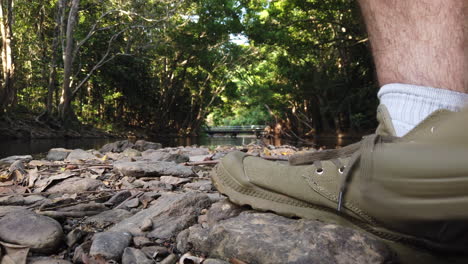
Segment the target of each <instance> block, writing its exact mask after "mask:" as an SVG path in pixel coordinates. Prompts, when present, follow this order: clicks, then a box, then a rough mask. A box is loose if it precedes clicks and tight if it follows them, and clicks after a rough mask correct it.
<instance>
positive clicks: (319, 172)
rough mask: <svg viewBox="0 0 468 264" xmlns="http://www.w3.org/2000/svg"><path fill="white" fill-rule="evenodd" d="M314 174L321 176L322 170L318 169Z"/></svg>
mask: <svg viewBox="0 0 468 264" xmlns="http://www.w3.org/2000/svg"><path fill="white" fill-rule="evenodd" d="M315 173H317V174H318V175H322V174H323V169H322V168H318V169H317V170H315Z"/></svg>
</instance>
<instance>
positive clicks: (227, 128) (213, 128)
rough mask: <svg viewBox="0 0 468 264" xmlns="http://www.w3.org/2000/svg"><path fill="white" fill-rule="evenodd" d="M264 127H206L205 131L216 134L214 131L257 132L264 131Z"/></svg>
mask: <svg viewBox="0 0 468 264" xmlns="http://www.w3.org/2000/svg"><path fill="white" fill-rule="evenodd" d="M265 127H266V126H264V125H249V126H216V127H206V128H205V131H207V132H208V131H210V132H216V131H225V132H227V131H237V132H241V131H245V132H249V131H258V130H264V129H265Z"/></svg>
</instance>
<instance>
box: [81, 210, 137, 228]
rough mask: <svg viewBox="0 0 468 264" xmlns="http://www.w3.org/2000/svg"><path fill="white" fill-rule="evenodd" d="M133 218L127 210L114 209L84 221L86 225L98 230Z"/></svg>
mask: <svg viewBox="0 0 468 264" xmlns="http://www.w3.org/2000/svg"><path fill="white" fill-rule="evenodd" d="M131 216H132V213H130V212H129V211H127V210H124V209H112V210H109V211H104V212H102V213H100V214H97V215H93V216H91V217H88V218H86V220H84V223H85V224H89V225H93V226H95V227H98V228H105V227H108V226H110V225H113V224H116V223H118V222H120V221H122V220H124V219H126V218H129V217H131Z"/></svg>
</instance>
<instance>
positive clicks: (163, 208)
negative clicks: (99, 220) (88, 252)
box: [110, 192, 211, 239]
mask: <svg viewBox="0 0 468 264" xmlns="http://www.w3.org/2000/svg"><path fill="white" fill-rule="evenodd" d="M210 204H211V201H210V199H209V198H208V197H207V196H206V195H204V194H202V193H194V192H190V193H181V194H171V193H168V194H164V195H163V196H161V197H160V198H159V199H158V200H156V201H155V203H154V204H153V205H152V206H151V207H149V208H147V209H144V210H142V211H140V212H139V213H137V214H135V215H134V216H132V217H130V218H127V219H125V220H123V221H122V222H120V223H118V224H117V225H115V226H114V227H112V228H111V229H110V231H114V232H129V233H131V234H132V235H134V236H141V235H145V232H144V231H142V230H141V226H142V223H145V222H147V221H148V219H150V220H151V222H152V231H151V232H150V233H149V234H148V235H146V236H147V237H149V238H162V239H167V238H171V237H173V236H175V235H176V234H177V233H178V232H179V231H181V230H183V229H185V228H187V227H189V226H190V225H192V224H194V223H196V221H197V217H198V215H199V214H200V212H201V210H202V209H204V208H206V207H208V206H209V205H210Z"/></svg>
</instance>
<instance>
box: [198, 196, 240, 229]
mask: <svg viewBox="0 0 468 264" xmlns="http://www.w3.org/2000/svg"><path fill="white" fill-rule="evenodd" d="M242 211H245V208H242V207H241V206H238V205H236V204H233V203H231V202H230V201H229V200H228V199H225V200H222V201H219V202H217V203H214V204H213V205H211V208H210V210H208V213H207V214H206V217H207V223H208V225H210V226H212V225H214V224H216V223H218V222H219V221H221V220H225V219H229V218H232V217H235V216H238V215H239V214H240V213H242Z"/></svg>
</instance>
